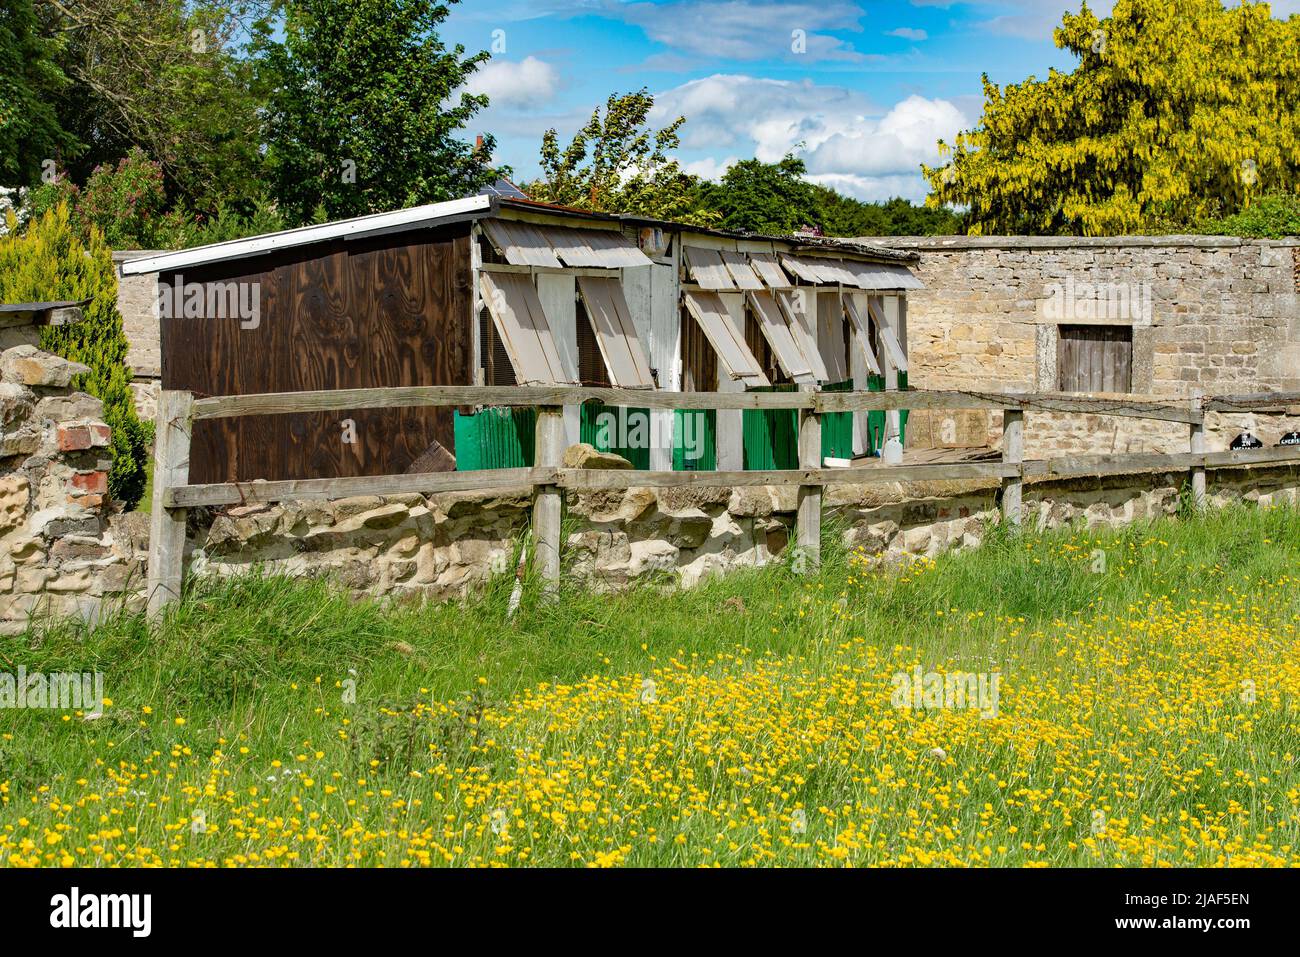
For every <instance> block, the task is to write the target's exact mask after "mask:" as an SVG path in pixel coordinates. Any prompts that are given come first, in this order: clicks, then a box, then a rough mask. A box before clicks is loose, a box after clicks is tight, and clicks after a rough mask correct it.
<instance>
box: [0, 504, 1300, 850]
mask: <svg viewBox="0 0 1300 957" xmlns="http://www.w3.org/2000/svg"><path fill="white" fill-rule="evenodd" d="M827 538H828V540H831V541H834V540H836V538H835V536H833V535H828V536H827ZM1298 559H1300V514H1297V512H1295V511H1293V510H1288V509H1281V508H1277V509H1262V510H1261V509H1254V508H1247V507H1238V508H1233V509H1228V510H1224V511H1219V512H1214V513H1211V514H1208V515H1205V516H1199V517H1195V518H1191V519H1167V520H1161V521H1158V522H1155V523H1150V524H1137V525H1131V526H1128V527H1126V528H1123V529H1120V530H1104V531H1094V532H1089V531H1086V530H1083V529H1076V530H1069V531H1060V532H1052V533H1046V534H1038V533H1033V532H1022V533H1014V532H1011V533H1009V532H1006V531H1004V530H1000V529H993V530H992V532H991V534H990V535H989V536H988V537H987V539H986V541H985V543H984V544H983V545H982V546H981V547H980V548H979V549H976V550H972V551H968V552H963V553H961V554H955V555H949V556H944V557H941V558H939V559H938V560H937V561H935V560H922V561H919V562H917V563H915V564H912V565H910V566H905V567H893V568H890V567H877V566H876V565H875V564H874V563H872V562H871V561H870V560H869V559H867V557H866V556H863V555H860V554H856V553H854V552H852V551H848V550H845V549H843V548H839V547H836V548H829V549H828V554H827V556H826V557H825V560H824V562H823V565H822V568H821V570H820V571H819V572H818V573H817V574H816V575H812V576H800V575H796V574H794V572H793V571H792V570H791V569H790V568H788V567H785V566H780V565H777V566H769V567H767V568H763V569H754V570H748V571H740V572H735V573H733V574H730V575H728V576H727V577H725V578H719V579H715V580H711V581H709V582H707V583H705V584H703V585H701V586H699V587H697V588H694V589H691V590H688V591H669V590H666V589H664V588H663V587H656V586H643V587H638V588H634V589H632V590H630V591H628V592H626V593H623V594H618V595H609V594H595V593H592V592H589V591H586V590H584V589H582V588H579V587H567V586H566V587H565V588H563V589H562V590H561V593H560V595H559V597H558V600H556V601H553V602H547V601H544V600H543V598H542V595H541V592H540V590H539V589H538V587H537V583H535V582H529V583H528V587H527V589H526V591H525V596H524V601H523V604H522V606H521V608H520V610H519V612H518V614H517V615H516V616H514V617H513V618H510V617H508V616H507V612H506V608H507V599H508V595H509V590H510V587H511V585H512V580H511V579H509V578H502V579H499V580H495V581H493V582H491V583H490V584H489V585H488V586H487V587H486V588H485V589H484V590H483V592H482V593H481V594H478V595H476V596H474V597H473V598H471V599H468V600H466V601H463V602H460V603H456V604H448V605H428V604H399V605H394V604H383V603H379V602H375V601H355V600H353V599H351V598H350V597H348V596H347V595H346V593H344V592H342V591H340V590H338V589H337V588H335V587H333V586H331V585H330V584H328V583H326V582H322V581H301V580H299V581H292V580H287V579H284V578H279V577H273V576H249V577H245V578H240V579H235V580H228V581H224V582H218V581H208V582H201V583H199V584H198V585H197V586H196V587H195V588H194V589H193V590H192V592H191V594H190V595H189V596H188V597H187V599H186V600H185V601H184V602H183V603H182V604H180V605H179V606H178V607H177V608H175V609H174V610H173V611H172V612H170V613H169V615H168V617H167V618H166V620H165V621H164V622H163V623H162V624H161V625H160V626H158V627H156V628H152V629H151V628H150V627H149V626H148V624H147V623H146V622H145V621H144V620H143V619H142V617H141V616H139V615H128V614H121V615H118V616H116V617H114V618H112V619H110V620H108V621H106V622H103V623H101V624H100V625H99V626H97V627H95V628H88V627H86V626H83V625H78V624H74V623H69V622H64V623H44V624H42V625H39V626H36V627H34V628H33V629H32V630H31V631H30V632H29V633H28V634H27V635H25V636H22V637H20V638H17V639H12V640H9V641H8V642H7V643H6V644H4V645H3V646H0V657H3V660H4V662H5V664H4V665H3V666H0V670H8V671H10V672H12V671H15V670H16V668H17V666H18V665H19V664H22V665H24V666H25V667H26V669H27V670H28V672H36V671H40V672H45V673H50V672H66V671H72V672H86V671H102V672H103V673H104V674H105V696H106V697H107V698H108V699H109V701H110V704H109V705H108V706H107V707H106V708H105V709H104V715H103V717H100V718H98V719H94V720H86V718H85V716H84V715H83V714H81V713H71V712H69V713H65V712H59V711H54V710H22V711H0V796H2V799H3V804H2V806H0V864H10V865H18V866H24V865H58V864H106V865H138V864H163V865H178V866H179V865H197V866H207V865H223V864H237V865H247V864H252V865H263V864H298V865H310V864H322V865H325V864H348V863H355V864H363V865H365V864H387V865H421V864H430V865H439V864H451V865H492V864H516V865H518V864H528V863H533V864H555V865H569V864H574V865H618V864H628V865H699V864H722V865H728V864H738V865H739V864H749V865H762V864H788V865H814V864H836V863H848V864H863V865H868V864H881V865H915V864H920V865H926V864H952V865H966V864H976V865H978V864H989V865H1025V866H1034V865H1051V864H1056V865H1156V866H1160V865H1185V864H1190V865H1225V864H1238V865H1286V864H1296V863H1300V766H1298V765H1297V763H1296V753H1297V752H1300V744H1298V743H1297V742H1298V741H1300V720H1297V712H1296V700H1297V698H1296V696H1297V694H1298V693H1300V654H1297V652H1298V651H1300V571H1298V570H1300V562H1298ZM917 668H919V669H920V670H921V672H937V673H953V672H965V673H972V674H976V673H977V674H982V675H984V676H985V678H986V679H989V678H990V677H991V676H993V675H996V676H997V688H998V694H999V697H998V701H997V708H996V716H991V715H989V714H984V715H981V714H980V712H979V710H977V709H976V708H973V707H938V708H934V707H926V708H915V707H902V708H901V707H898V704H899V698H898V696H897V688H898V679H897V675H899V674H900V673H903V674H907V675H911V674H913V673H914V669H917ZM909 700H911V699H909ZM949 704H951V702H950V703H949Z"/></svg>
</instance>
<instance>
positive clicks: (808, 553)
mask: <svg viewBox="0 0 1300 957" xmlns="http://www.w3.org/2000/svg"><path fill="white" fill-rule="evenodd" d="M821 465H822V420H821V416H820V415H819V414H818V413H817V412H816V411H815V410H811V409H805V410H802V411H801V412H800V414H799V467H800V468H802V469H818V468H821ZM795 532H796V535H797V536H798V540H797V547H798V549H799V556H798V560H799V561H801V562H802V563H803V566H802V570H803V571H809V572H811V571H815V570H816V569H817V568H818V567H819V566H820V565H821V560H822V487H821V486H820V485H800V486H799V511H798V514H797V516H796V519H795Z"/></svg>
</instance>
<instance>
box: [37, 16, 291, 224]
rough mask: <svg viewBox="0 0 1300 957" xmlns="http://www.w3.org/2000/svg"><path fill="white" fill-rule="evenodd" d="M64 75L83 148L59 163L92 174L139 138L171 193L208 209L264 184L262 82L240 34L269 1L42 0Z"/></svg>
mask: <svg viewBox="0 0 1300 957" xmlns="http://www.w3.org/2000/svg"><path fill="white" fill-rule="evenodd" d="M35 4H36V10H37V13H38V14H39V15H40V18H41V23H42V28H41V29H42V32H43V34H44V35H45V36H48V37H50V38H51V42H54V43H56V44H57V48H58V50H59V53H58V63H59V65H60V66H61V68H62V70H63V72H64V73H65V74H66V75H67V77H68V78H69V80H70V81H71V82H69V83H68V84H66V86H64V87H63V88H62V89H61V90H60V91H59V92H58V93H57V95H56V96H54V97H53V99H52V102H53V104H54V106H55V108H56V109H57V111H58V116H59V120H60V122H61V123H62V125H63V127H64V128H65V129H67V130H68V131H69V133H70V134H72V135H73V136H75V137H76V138H77V140H79V141H80V143H81V147H80V148H79V149H78V150H76V151H71V152H69V153H67V154H66V155H65V157H64V162H63V163H61V164H60V165H61V168H62V169H63V170H64V171H66V172H67V174H68V175H69V176H70V178H71V179H72V180H73V181H75V182H77V183H82V182H84V181H85V180H86V179H87V177H89V176H90V175H91V173H92V172H93V171H94V170H95V169H96V168H97V167H99V166H102V165H104V164H115V163H117V161H118V160H119V159H121V158H122V157H124V156H126V155H127V154H128V153H129V152H130V150H131V148H132V147H139V148H140V149H142V150H144V152H145V153H147V154H148V155H149V156H150V157H152V158H153V159H154V160H155V161H157V162H158V163H159V164H161V166H162V169H163V171H164V173H165V175H166V177H167V192H168V197H169V200H171V201H176V200H179V201H182V202H183V203H185V204H186V205H188V206H191V207H193V208H196V209H200V210H210V209H215V208H216V206H217V205H218V203H219V202H220V201H222V200H224V201H226V202H232V201H237V200H251V198H252V197H254V196H256V195H257V194H258V193H259V192H261V191H262V189H263V186H262V183H261V173H260V170H261V165H262V157H261V153H260V149H259V142H258V118H257V117H258V109H259V106H260V99H259V92H258V90H257V89H256V86H255V79H256V78H255V74H254V69H253V65H252V63H250V62H249V61H248V60H247V58H245V57H242V56H240V55H239V54H240V47H239V38H240V37H241V36H243V35H244V34H245V33H247V31H249V30H250V29H252V28H254V27H255V25H256V24H257V23H258V22H260V21H259V17H260V16H262V15H263V14H264V12H265V11H264V10H263V9H262V8H263V7H264V6H265V0H35Z"/></svg>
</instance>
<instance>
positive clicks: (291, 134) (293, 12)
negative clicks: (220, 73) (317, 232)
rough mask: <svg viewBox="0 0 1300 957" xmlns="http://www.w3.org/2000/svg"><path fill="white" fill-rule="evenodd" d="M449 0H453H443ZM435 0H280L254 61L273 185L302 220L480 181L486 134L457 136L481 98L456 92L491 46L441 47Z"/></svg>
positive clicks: (458, 189)
mask: <svg viewBox="0 0 1300 957" xmlns="http://www.w3.org/2000/svg"><path fill="white" fill-rule="evenodd" d="M451 2H455V0H451ZM448 11H449V5H448V4H446V3H438V2H432V0H288V2H287V3H286V4H285V6H284V23H283V36H282V37H281V38H277V37H274V36H272V35H271V34H270V33H265V34H264V35H263V36H262V38H261V40H260V41H259V43H258V49H259V50H260V56H259V62H260V67H261V69H262V71H263V75H264V77H265V80H266V82H267V83H268V84H269V85H270V98H269V106H268V111H267V117H266V120H267V122H266V142H267V159H268V162H269V166H270V176H271V182H272V190H273V193H274V195H275V196H276V198H277V199H278V200H279V203H280V206H281V208H282V210H283V211H284V213H285V215H286V217H287V218H289V219H291V220H294V221H297V222H307V221H309V220H310V219H312V218H313V216H314V215H316V214H317V212H318V209H319V211H320V212H322V213H323V214H324V215H325V216H327V217H329V218H338V217H346V216H356V215H361V214H364V213H373V212H382V211H386V210H391V209H398V208H401V207H405V206H412V205H417V204H419V203H428V202H435V201H438V200H446V199H453V198H456V197H458V196H464V195H466V194H467V193H473V192H474V191H476V190H477V189H479V188H480V187H481V186H483V185H484V184H486V183H489V182H491V181H492V180H493V178H494V177H495V176H496V172H495V171H494V170H493V169H492V168H491V167H490V166H489V165H488V162H487V158H488V157H490V156H491V153H492V145H493V144H492V142H491V139H490V138H485V143H484V149H482V150H475V149H474V148H473V147H472V146H470V145H468V144H467V143H465V142H462V141H461V140H459V139H457V138H456V133H457V131H459V130H460V129H462V128H463V127H464V126H465V125H466V124H467V123H468V122H469V121H470V119H471V118H472V117H473V116H474V114H475V113H477V112H478V110H479V109H481V108H482V107H484V106H486V105H487V97H486V96H482V95H474V94H470V93H466V92H459V91H460V88H461V87H462V86H463V85H464V84H465V82H466V81H467V80H468V79H469V78H470V76H471V75H472V74H473V73H474V71H475V70H477V69H478V67H479V66H480V65H481V64H482V63H483V62H485V61H486V60H487V58H488V54H487V53H486V52H480V53H477V54H474V55H473V56H468V57H467V56H465V48H464V47H463V46H460V45H457V46H456V47H454V48H452V49H447V47H446V46H445V45H444V44H443V42H442V40H441V39H440V38H439V36H438V33H437V29H438V27H439V26H440V25H441V24H442V22H443V21H444V20H445V19H446V18H447V14H448Z"/></svg>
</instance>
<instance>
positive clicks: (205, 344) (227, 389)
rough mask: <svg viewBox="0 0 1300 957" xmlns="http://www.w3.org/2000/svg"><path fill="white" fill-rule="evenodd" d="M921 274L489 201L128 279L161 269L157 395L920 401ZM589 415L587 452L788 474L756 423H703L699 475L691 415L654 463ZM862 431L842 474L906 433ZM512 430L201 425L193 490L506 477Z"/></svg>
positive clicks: (267, 419)
mask: <svg viewBox="0 0 1300 957" xmlns="http://www.w3.org/2000/svg"><path fill="white" fill-rule="evenodd" d="M914 260H915V254H911V253H900V252H896V251H892V250H888V249H882V248H875V247H867V246H862V245H857V244H851V243H842V242H838V241H833V240H826V239H820V238H815V237H799V236H796V237H764V236H753V235H748V234H745V235H741V234H734V233H726V232H721V231H716V230H703V229H699V228H696V227H691V226H685V225H682V224H677V223H668V222H660V221H653V220H647V219H644V218H641V217H634V216H625V215H610V214H593V213H585V212H580V211H575V210H569V209H564V208H560V207H555V206H549V205H546V204H541V203H534V202H531V201H527V200H522V199H517V198H510V197H503V196H499V195H482V196H472V197H468V198H466V199H461V200H454V201H451V202H446V203H436V204H432V205H429V206H422V207H417V208H413V209H406V210H400V211H398V212H394V213H382V214H376V215H372V216H363V217H359V218H356V219H351V220H345V221H342V222H335V223H327V224H324V225H319V226H308V227H304V228H301V229H294V230H287V231H284V232H280V233H274V234H270V235H266V236H258V237H253V238H250V239H243V240H236V241H232V242H226V243H218V244H214V245H211V246H204V247H199V248H195V249H188V250H183V251H180V252H173V253H166V254H160V255H152V256H149V257H147V258H143V259H137V260H133V261H131V262H128V263H126V264H125V265H124V266H123V270H122V271H123V274H125V275H131V274H137V273H157V276H158V303H157V308H158V313H159V321H160V325H161V341H162V385H163V388H164V389H186V390H190V391H192V392H194V393H195V394H196V395H198V396H204V395H231V394H249V393H259V392H287V391H300V390H314V389H341V388H363V387H380V386H418V385H474V384H487V385H512V384H519V385H540V384H583V385H606V386H610V385H612V386H619V387H622V388H628V389H667V390H683V391H689V390H722V391H727V390H736V391H740V390H744V389H770V388H805V387H814V386H820V387H822V388H826V387H832V388H859V389H867V388H897V387H899V386H901V385H905V382H906V378H905V377H906V369H907V358H906V352H907V345H906V343H907V312H906V293H907V290H909V289H914V288H918V287H919V286H920V283H919V282H918V281H917V279H916V278H915V277H914V276H913V275H912V273H911V271H910V270H909V269H908V268H907V266H908V263H910V262H912V261H914ZM587 411H588V410H587V409H586V408H585V407H584V409H583V410H581V411H579V410H578V409H576V408H575V409H572V410H570V412H569V414H568V415H569V418H568V419H566V429H567V431H568V438H569V440H570V441H578V440H579V439H586V440H589V441H595V442H596V444H603V445H605V446H606V447H615V448H619V449H620V450H621V451H623V452H624V454H629V455H630V456H636V457H637V458H640V459H641V460H642V461H639V462H638V463H637V464H638V465H640V466H641V467H648V468H657V469H669V468H673V467H677V468H690V467H693V466H695V467H710V466H716V467H718V468H735V469H740V468H744V467H770V464H769V465H764V464H763V463H760V462H758V459H759V458H762V457H763V456H762V451H761V449H760V446H763V443H764V442H766V443H768V444H769V445H771V446H772V448H773V449H776V448H777V446H778V445H780V442H781V441H783V440H779V439H777V438H775V437H774V435H773V434H769V433H773V430H774V423H773V422H771V421H769V420H768V419H764V418H762V417H761V415H760V417H758V418H755V417H752V416H751V417H750V418H749V419H746V418H745V416H750V413H748V412H746V413H744V415H742V413H741V412H740V411H738V410H737V411H734V412H721V413H718V414H717V416H716V418H710V419H709V421H708V422H707V423H706V426H707V431H708V433H709V436H708V439H709V441H708V446H709V448H708V450H707V453H705V454H704V455H703V458H704V459H706V460H707V461H699V458H700V456H699V455H697V456H696V460H695V461H692V460H691V458H690V456H684V455H683V454H680V453H682V452H683V451H684V449H683V447H682V443H681V442H679V441H677V440H675V439H673V436H674V435H677V436H679V437H680V435H681V434H682V432H683V429H684V426H685V419H684V418H683V416H682V414H681V413H678V414H677V415H676V416H674V413H672V412H669V411H658V410H656V411H654V412H643V414H644V415H645V416H646V417H647V421H648V422H649V423H650V425H651V428H650V429H649V433H648V436H647V439H648V441H646V442H645V446H646V447H644V448H642V447H639V446H638V447H637V448H635V449H629V448H627V447H626V446H627V442H626V439H627V436H626V435H623V436H621V438H620V439H617V440H616V439H611V438H610V437H609V436H608V435H606V434H605V433H597V432H596V431H593V429H594V426H593V423H594V421H595V419H594V417H593V416H589V415H588V414H587ZM699 415H700V416H702V415H703V414H702V413H700V414H699ZM845 415H846V416H848V415H850V414H849V413H845ZM769 418H770V417H769ZM858 419H859V420H860V421H854V420H853V419H852V418H849V419H847V420H846V423H847V424H846V427H845V428H844V429H843V430H841V435H840V438H839V439H837V440H836V441H837V442H838V443H839V445H838V447H837V449H836V451H839V452H840V453H842V455H843V457H851V456H852V455H855V454H858V455H860V454H866V453H869V452H870V451H871V450H872V448H873V447H876V446H878V445H879V444H880V442H881V441H883V438H884V435H885V434H886V433H887V432H888V431H889V429H890V428H892V429H894V430H895V431H898V430H899V429H900V428H901V423H899V422H897V421H895V422H893V423H892V424H891V423H889V422H884V421H883V417H881V421H880V422H876V423H875V424H874V425H873V423H872V422H871V421H869V417H868V416H866V415H859V417H858ZM494 423H495V425H494ZM776 424H779V423H776ZM512 426H513V427H516V428H521V429H523V430H524V431H526V423H519V422H518V421H516V413H512V412H510V411H508V410H470V409H466V410H460V411H457V412H454V413H453V412H452V411H450V410H445V409H425V408H419V409H402V410H370V411H363V410H358V411H355V412H346V413H329V414H323V413H321V414H318V413H310V414H293V415H279V416H259V417H256V418H247V419H224V420H214V421H204V422H199V423H197V424H196V426H195V429H194V435H193V447H192V453H191V461H190V481H191V482H193V483H208V482H222V481H245V480H251V479H283V478H307V477H334V476H350V475H380V474H394V473H405V472H421V471H441V470H447V469H454V468H458V467H459V468H467V467H490V466H492V465H503V464H512V463H509V462H506V461H502V460H501V456H503V455H506V454H507V453H506V452H503V451H500V450H497V449H496V446H495V445H494V444H493V443H497V442H498V440H499V439H500V440H501V441H506V440H508V435H507V436H506V438H505V439H501V436H500V435H499V434H498V433H499V432H500V428H501V427H503V428H506V429H507V430H508V428H510V427H512ZM873 428H874V433H873ZM765 430H766V431H765ZM777 431H779V430H777ZM830 431H831V432H832V433H834V431H835V430H834V429H832V430H830ZM764 435H766V436H767V438H764ZM620 441H621V442H622V445H620ZM524 445H526V446H527V449H528V450H530V449H531V442H527V443H523V444H522V445H521V448H520V449H519V454H521V455H522V454H528V455H530V454H531V451H525V449H524V448H523V446H524ZM458 446H459V448H458ZM675 450H676V453H678V454H675ZM774 454H777V453H775V452H774ZM777 458H779V454H777ZM518 464H525V463H522V462H521V463H518Z"/></svg>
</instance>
